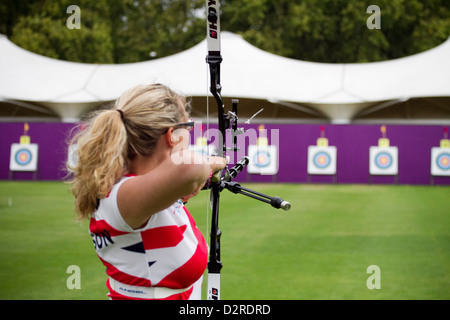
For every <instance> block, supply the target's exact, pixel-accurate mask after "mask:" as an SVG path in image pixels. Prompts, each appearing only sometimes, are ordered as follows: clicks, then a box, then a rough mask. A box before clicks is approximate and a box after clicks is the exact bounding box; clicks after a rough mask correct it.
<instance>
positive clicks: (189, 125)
mask: <svg viewBox="0 0 450 320" xmlns="http://www.w3.org/2000/svg"><path fill="white" fill-rule="evenodd" d="M194 125H195V121H194V119H189V120H188V122H182V123H176V124H175V125H174V126H172V128H174V129H180V128H184V129H186V130H187V131H192V130H193V129H194ZM167 131H169V128H167V129H166V130H165V131H164V132H163V134H166V133H167Z"/></svg>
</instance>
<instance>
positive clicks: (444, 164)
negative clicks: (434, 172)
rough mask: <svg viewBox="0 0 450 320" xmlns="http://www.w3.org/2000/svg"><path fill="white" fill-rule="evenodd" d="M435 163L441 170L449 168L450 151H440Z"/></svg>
mask: <svg viewBox="0 0 450 320" xmlns="http://www.w3.org/2000/svg"><path fill="white" fill-rule="evenodd" d="M436 165H437V166H438V168H439V169H441V170H450V153H441V154H440V155H439V156H438V157H437V158H436Z"/></svg>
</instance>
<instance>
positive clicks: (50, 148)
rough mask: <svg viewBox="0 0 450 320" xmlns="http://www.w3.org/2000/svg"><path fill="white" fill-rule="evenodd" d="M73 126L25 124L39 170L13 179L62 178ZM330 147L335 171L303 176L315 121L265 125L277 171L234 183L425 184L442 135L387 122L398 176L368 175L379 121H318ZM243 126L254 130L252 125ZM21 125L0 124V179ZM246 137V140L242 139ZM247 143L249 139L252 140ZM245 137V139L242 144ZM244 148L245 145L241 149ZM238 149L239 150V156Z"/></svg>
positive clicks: (442, 180) (436, 129) (434, 129)
mask: <svg viewBox="0 0 450 320" xmlns="http://www.w3.org/2000/svg"><path fill="white" fill-rule="evenodd" d="M73 126H74V125H73V124H66V123H30V124H29V127H30V129H29V132H28V135H29V136H30V137H31V143H37V144H39V163H38V168H39V172H38V173H37V174H36V175H33V173H29V172H15V173H14V175H13V179H16V180H31V179H33V178H36V179H39V180H61V179H63V178H64V177H65V175H66V172H65V171H64V166H65V162H66V161H67V137H68V134H69V132H70V130H71V129H72V128H73ZM323 127H324V128H325V136H326V137H327V138H328V141H329V145H330V146H336V148H337V175H336V176H335V177H334V178H333V177H331V176H308V173H307V156H308V146H310V145H316V142H317V138H319V137H320V128H321V125H295V124H284V125H280V124H276V125H269V124H267V125H265V129H266V130H267V137H268V140H269V144H271V143H273V141H272V140H275V139H274V136H272V134H271V133H272V132H273V131H272V130H278V133H279V135H278V137H277V139H276V140H278V144H279V170H278V173H277V174H276V175H275V176H259V175H250V174H248V173H247V171H245V170H244V171H243V172H242V173H241V174H240V176H239V181H243V182H244V181H251V182H286V183H307V182H311V183H333V182H337V183H369V181H371V183H385V184H393V183H396V182H398V183H400V184H424V185H425V184H430V182H431V177H430V167H431V148H432V147H437V146H439V142H440V139H442V138H443V127H442V126H420V125H388V126H386V127H387V138H389V139H390V144H391V146H397V147H398V153H399V156H398V157H399V160H398V168H399V173H398V177H397V178H396V177H393V176H372V177H370V176H369V148H370V147H371V146H377V145H378V139H379V138H381V132H380V126H379V125H324V126H323ZM246 129H248V130H250V129H253V130H255V132H257V130H258V126H257V125H251V126H247V127H246ZM23 131H24V124H23V123H0V150H1V151H0V179H1V180H7V179H9V178H10V172H9V161H10V150H11V144H12V143H19V141H20V136H21V135H23ZM247 140H251V139H247ZM252 143H253V142H252ZM248 144H249V141H247V142H246V145H248ZM245 149H246V148H245ZM243 152H244V151H242V150H241V154H243ZM432 180H433V183H434V184H445V185H450V177H434V178H433V179H432Z"/></svg>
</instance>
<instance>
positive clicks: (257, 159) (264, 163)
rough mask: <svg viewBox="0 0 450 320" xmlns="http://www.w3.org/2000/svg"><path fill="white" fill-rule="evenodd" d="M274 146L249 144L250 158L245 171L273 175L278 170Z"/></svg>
mask: <svg viewBox="0 0 450 320" xmlns="http://www.w3.org/2000/svg"><path fill="white" fill-rule="evenodd" d="M277 150H278V149H277V147H276V146H264V147H261V146H249V147H248V156H249V158H250V161H249V164H248V166H247V172H248V173H252V174H262V175H273V174H276V173H277V172H278V154H277Z"/></svg>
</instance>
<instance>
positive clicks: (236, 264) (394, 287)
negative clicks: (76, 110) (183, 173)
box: [0, 181, 450, 300]
mask: <svg viewBox="0 0 450 320" xmlns="http://www.w3.org/2000/svg"><path fill="white" fill-rule="evenodd" d="M247 186H248V187H250V188H253V189H255V190H258V191H261V192H264V193H267V194H270V195H279V196H282V197H283V198H285V199H286V200H289V201H290V202H291V203H292V210H291V211H290V212H284V211H280V210H276V209H272V208H271V207H270V206H268V205H266V204H263V203H261V202H259V201H255V200H252V199H250V198H247V197H244V196H242V195H234V194H231V193H230V192H228V191H224V192H222V198H221V212H220V228H221V230H222V233H223V236H222V262H223V265H224V267H223V269H222V293H221V298H222V299H230V300H232V299H275V300H278V299H283V300H291V299H449V298H450V289H449V288H450V228H449V226H450V209H449V208H450V207H449V199H450V187H437V186H436V187H429V186H367V185H282V184H279V185H256V184H252V185H247ZM72 203H73V201H72V198H71V196H70V194H69V192H68V187H67V186H66V185H64V184H63V183H59V182H5V181H3V182H0V299H52V300H53V299H107V297H106V292H107V290H106V287H105V280H106V276H105V269H104V267H103V265H102V264H101V263H100V261H99V260H98V259H97V257H96V254H95V251H94V248H93V246H92V242H91V238H90V236H89V234H88V231H87V223H82V224H80V223H77V222H75V221H74V216H73V209H72ZM206 207H207V203H206V195H205V194H203V195H201V196H199V197H197V198H195V199H192V200H191V201H190V202H189V204H188V208H189V210H190V211H191V213H192V214H193V215H194V217H195V219H196V221H197V224H198V226H199V228H200V229H201V230H202V231H203V232H204V234H205V233H206V213H205V212H206ZM71 265H77V266H79V267H80V270H81V289H80V290H77V289H74V290H69V289H68V288H67V285H66V281H67V279H68V277H69V276H70V274H68V273H67V268H68V267H69V266H71ZM370 265H377V266H379V268H380V271H381V276H380V280H381V289H373V290H369V289H368V288H367V286H366V281H367V279H368V278H369V276H371V274H368V273H366V270H367V267H368V266H370ZM204 286H205V284H204Z"/></svg>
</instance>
